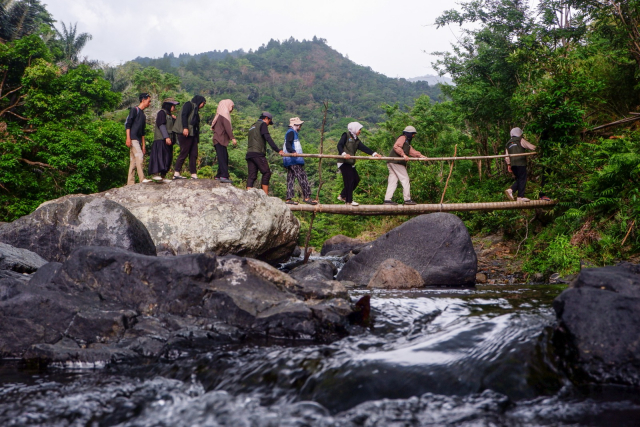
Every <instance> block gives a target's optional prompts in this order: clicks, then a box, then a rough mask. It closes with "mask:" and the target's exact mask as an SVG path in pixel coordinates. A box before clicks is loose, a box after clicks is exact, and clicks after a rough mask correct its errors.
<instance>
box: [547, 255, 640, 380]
mask: <svg viewBox="0 0 640 427" xmlns="http://www.w3.org/2000/svg"><path fill="white" fill-rule="evenodd" d="M553 308H554V309H555V311H556V317H557V319H558V326H557V328H556V330H555V331H554V337H553V339H554V344H555V346H556V348H557V351H558V353H559V355H560V356H561V360H562V363H563V366H564V368H565V369H566V370H567V372H569V374H570V375H571V377H572V379H573V380H574V381H576V382H579V383H589V382H597V383H613V384H626V385H633V386H636V387H637V386H640V340H638V337H639V336H640V268H639V267H638V266H634V265H631V264H626V265H625V264H623V265H620V266H616V267H604V268H588V269H583V270H582V271H581V272H580V274H579V275H578V276H577V278H576V279H575V280H574V281H573V283H572V284H571V286H570V287H569V289H567V290H565V291H564V292H563V293H562V294H560V296H558V297H557V298H556V299H555V301H554V302H553Z"/></svg>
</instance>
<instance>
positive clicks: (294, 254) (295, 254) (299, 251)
mask: <svg viewBox="0 0 640 427" xmlns="http://www.w3.org/2000/svg"><path fill="white" fill-rule="evenodd" d="M301 255H302V248H301V247H300V246H296V247H295V249H294V250H293V252H292V253H291V256H292V257H294V258H298V257H300V256H301Z"/></svg>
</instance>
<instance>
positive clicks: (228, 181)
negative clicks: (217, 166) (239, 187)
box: [218, 178, 233, 184]
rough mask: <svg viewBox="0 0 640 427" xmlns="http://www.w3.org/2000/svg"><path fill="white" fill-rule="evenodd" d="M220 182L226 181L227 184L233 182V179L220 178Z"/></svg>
mask: <svg viewBox="0 0 640 427" xmlns="http://www.w3.org/2000/svg"><path fill="white" fill-rule="evenodd" d="M218 179H219V180H220V182H224V183H225V184H233V181H232V180H230V179H229V178H218Z"/></svg>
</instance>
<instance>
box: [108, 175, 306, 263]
mask: <svg viewBox="0 0 640 427" xmlns="http://www.w3.org/2000/svg"><path fill="white" fill-rule="evenodd" d="M96 196H100V197H104V198H106V199H109V200H113V201H114V202H117V203H119V204H121V205H122V206H124V207H126V208H127V209H129V210H130V211H131V212H132V213H133V214H134V215H135V216H136V217H137V218H138V219H139V220H140V221H142V223H143V224H144V225H145V226H146V227H147V230H149V233H151V237H152V239H153V241H154V242H155V244H156V246H157V247H158V252H161V251H162V252H164V253H166V252H173V253H176V254H178V255H181V254H190V253H204V252H215V253H217V254H218V255H228V254H233V255H239V256H245V257H252V258H258V259H261V260H263V261H267V262H270V263H274V262H280V261H283V260H285V259H287V258H288V257H289V256H290V255H291V253H292V252H293V250H294V249H295V247H296V242H297V241H298V232H299V230H300V223H299V222H298V220H297V219H296V218H295V216H293V214H292V213H291V211H290V210H289V208H288V207H287V205H286V204H285V203H284V202H282V201H281V200H280V199H277V198H275V197H268V196H267V195H266V194H264V192H263V191H261V190H253V189H252V190H248V191H247V190H240V189H238V188H236V187H234V186H232V185H229V184H221V183H219V182H218V181H214V180H208V179H202V180H178V181H173V182H171V183H168V184H149V185H146V184H138V185H128V186H126V187H121V188H115V189H112V190H109V191H107V192H105V193H101V194H98V195H96Z"/></svg>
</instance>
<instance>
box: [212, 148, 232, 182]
mask: <svg viewBox="0 0 640 427" xmlns="http://www.w3.org/2000/svg"><path fill="white" fill-rule="evenodd" d="M214 147H215V149H216V156H217V157H218V173H217V174H216V178H229V151H228V150H227V147H225V146H224V145H222V144H216V145H214Z"/></svg>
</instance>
